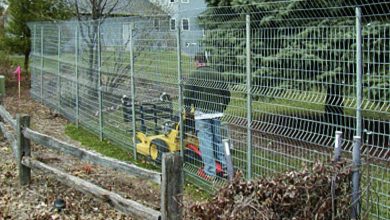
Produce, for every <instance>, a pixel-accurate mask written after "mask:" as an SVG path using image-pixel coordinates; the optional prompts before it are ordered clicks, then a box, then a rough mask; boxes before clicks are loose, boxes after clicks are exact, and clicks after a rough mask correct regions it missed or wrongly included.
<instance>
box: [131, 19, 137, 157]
mask: <svg viewBox="0 0 390 220" xmlns="http://www.w3.org/2000/svg"><path fill="white" fill-rule="evenodd" d="M133 30H134V23H131V24H130V75H131V76H130V80H131V126H132V131H133V158H134V160H137V141H136V134H137V133H136V132H137V130H136V129H137V121H136V120H137V118H136V115H135V114H136V111H135V76H134V74H135V72H134V51H133V49H134V48H133V47H134V42H133Z"/></svg>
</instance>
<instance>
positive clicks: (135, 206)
mask: <svg viewBox="0 0 390 220" xmlns="http://www.w3.org/2000/svg"><path fill="white" fill-rule="evenodd" d="M0 117H1V119H2V120H6V121H7V122H11V123H13V122H15V126H14V125H13V124H11V127H12V128H13V129H14V130H15V133H16V135H15V134H13V132H10V131H8V129H7V128H6V126H5V124H4V123H3V122H0V128H1V130H0V132H1V133H3V135H4V136H5V137H6V138H7V140H8V141H9V142H10V143H11V147H12V151H13V154H14V156H15V159H16V161H17V163H18V165H19V178H20V183H21V185H28V184H30V182H31V169H37V170H40V171H42V172H44V173H47V174H50V175H51V176H53V177H55V179H57V180H58V181H60V182H61V183H63V184H65V185H67V186H69V187H72V188H74V189H75V190H77V191H80V192H82V193H85V194H89V195H91V196H93V197H94V198H97V199H99V200H101V201H103V202H105V203H108V204H110V205H111V206H112V207H113V208H115V209H117V210H119V211H121V212H123V213H125V214H128V215H130V216H132V217H136V218H140V219H156V220H158V219H181V218H182V206H181V203H182V202H181V201H182V193H183V171H182V167H183V166H182V159H181V157H180V156H179V155H174V154H165V155H164V156H163V167H162V173H157V172H154V171H150V170H146V169H143V168H140V167H137V166H135V165H133V164H127V163H124V162H122V161H118V160H115V159H111V158H108V157H105V156H103V155H100V154H98V153H95V152H91V151H87V150H84V149H81V148H78V147H76V146H74V145H71V144H68V143H65V142H63V141H60V140H57V139H56V138H53V137H50V136H48V135H45V134H41V133H39V132H37V131H34V130H31V129H30V128H29V123H30V117H29V116H28V115H22V116H20V115H17V116H16V120H14V119H13V118H12V116H11V114H10V113H9V112H7V111H6V110H5V108H4V107H3V106H0ZM15 136H16V138H15ZM30 141H33V142H35V143H37V144H40V145H42V146H44V147H47V148H49V149H51V150H55V151H59V152H62V153H64V154H66V155H70V156H73V157H75V158H77V159H79V160H81V161H86V162H89V163H93V164H95V165H100V166H103V167H107V168H110V169H113V170H118V171H121V172H123V173H126V174H128V175H131V176H136V177H138V178H143V179H146V180H149V181H153V182H155V183H157V184H161V212H160V211H156V210H154V209H152V208H149V207H147V206H144V205H142V204H140V203H138V202H136V201H133V200H129V199H125V198H123V197H121V196H120V195H118V194H116V193H114V192H111V191H108V190H106V189H103V188H101V187H99V186H97V185H95V184H92V183H90V182H88V181H86V180H83V179H81V178H78V177H76V176H72V175H70V174H67V173H65V172H63V171H61V170H58V169H56V168H53V167H51V166H49V165H47V164H45V163H42V162H40V161H38V160H35V159H33V157H32V156H31V153H32V152H31V149H30Z"/></svg>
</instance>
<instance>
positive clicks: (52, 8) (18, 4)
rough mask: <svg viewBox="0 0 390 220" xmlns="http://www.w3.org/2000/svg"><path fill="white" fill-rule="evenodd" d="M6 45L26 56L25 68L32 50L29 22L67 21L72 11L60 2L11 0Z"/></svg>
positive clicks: (50, 0) (49, 0) (52, 0)
mask: <svg viewBox="0 0 390 220" xmlns="http://www.w3.org/2000/svg"><path fill="white" fill-rule="evenodd" d="M8 3H9V7H8V16H9V17H8V18H7V25H6V36H5V44H6V46H7V49H8V50H10V51H12V52H15V53H19V54H23V55H25V66H26V65H27V64H28V55H29V53H30V50H31V41H30V38H31V31H30V29H29V27H28V25H27V23H28V22H32V21H41V20H56V19H66V18H68V17H69V16H70V11H69V10H68V9H67V6H66V5H65V4H64V2H63V1H60V0H34V1H30V0H9V1H8Z"/></svg>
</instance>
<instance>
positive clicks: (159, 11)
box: [71, 0, 170, 99]
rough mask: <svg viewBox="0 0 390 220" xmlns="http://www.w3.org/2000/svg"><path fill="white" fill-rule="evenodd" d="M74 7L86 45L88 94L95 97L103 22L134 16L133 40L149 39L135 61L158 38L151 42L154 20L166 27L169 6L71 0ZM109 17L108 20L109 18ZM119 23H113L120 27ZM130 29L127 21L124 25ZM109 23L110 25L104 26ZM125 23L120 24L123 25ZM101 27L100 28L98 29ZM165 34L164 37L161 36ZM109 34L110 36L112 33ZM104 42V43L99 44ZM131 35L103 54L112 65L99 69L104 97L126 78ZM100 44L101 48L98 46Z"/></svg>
mask: <svg viewBox="0 0 390 220" xmlns="http://www.w3.org/2000/svg"><path fill="white" fill-rule="evenodd" d="M71 1H73V2H72V4H73V6H74V9H75V12H76V16H77V19H78V21H79V26H80V33H81V37H82V39H83V43H84V44H85V45H86V48H87V49H86V50H87V56H83V58H84V59H85V61H86V62H87V64H88V70H87V71H86V73H87V82H86V83H88V87H89V88H90V89H89V92H88V93H89V94H90V96H92V97H97V96H96V93H97V86H98V81H97V80H98V77H96V76H97V69H98V64H99V57H101V55H102V54H99V53H101V51H102V50H105V49H106V50H107V48H104V47H105V45H104V41H105V40H108V39H104V38H105V37H106V36H105V35H104V34H103V35H102V34H101V33H99V32H100V31H102V28H101V27H102V25H103V24H104V23H105V22H107V21H108V19H109V18H111V17H119V16H122V17H123V16H125V17H133V18H134V19H135V18H136V19H137V25H136V27H137V28H136V31H133V35H132V37H133V39H147V38H149V39H151V40H150V41H149V42H148V43H146V44H142V45H141V46H138V47H137V50H136V52H135V53H134V57H133V58H134V62H135V60H136V59H137V57H140V55H141V54H142V53H143V51H144V50H146V49H147V48H149V47H150V46H151V45H153V44H156V43H157V42H156V41H157V40H154V42H153V37H152V36H153V35H155V34H156V31H157V32H158V31H160V30H156V28H155V27H154V26H155V21H158V22H159V23H160V22H161V23H165V24H164V25H161V26H166V29H168V28H167V27H168V22H169V19H168V18H169V15H168V14H167V11H169V5H168V4H165V5H158V3H156V2H154V3H151V2H148V1H145V0H71ZM110 20H111V19H110ZM119 24H120V23H119V22H118V23H115V24H113V26H119ZM127 25H128V26H127V28H129V26H130V24H127ZM103 26H104V25H103ZM105 26H109V25H107V24H106V25H105ZM124 26H126V25H123V27H124ZM99 30H100V31H99ZM162 35H164V36H162ZM169 35H170V34H160V35H159V38H160V39H159V40H161V38H169ZM111 36H112V35H111ZM99 39H100V41H99ZM102 42H103V43H102ZM129 44H130V36H129V35H128V36H127V39H123V42H122V45H120V46H119V47H114V48H112V49H111V50H110V53H105V54H104V56H105V61H106V62H110V63H112V65H107V66H108V67H107V66H105V68H104V70H103V71H102V77H101V85H102V89H103V92H104V93H105V94H106V95H105V99H107V98H109V97H110V96H111V95H112V94H113V93H114V90H116V89H117V88H118V87H120V85H123V84H125V83H126V81H129V72H130V62H129V60H125V59H128V58H129V56H128V54H129V51H128V48H129ZM99 47H100V50H99V49H98V48H99Z"/></svg>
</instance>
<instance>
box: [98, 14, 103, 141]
mask: <svg viewBox="0 0 390 220" xmlns="http://www.w3.org/2000/svg"><path fill="white" fill-rule="evenodd" d="M98 22H99V21H98ZM100 34H101V33H100V22H99V24H98V32H97V52H98V54H97V55H98V98H99V138H100V140H101V141H102V140H103V97H102V71H101V68H102V53H101V52H102V51H101V50H102V48H101V42H100Z"/></svg>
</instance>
